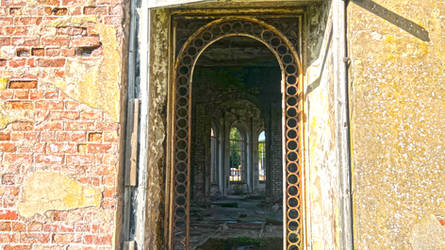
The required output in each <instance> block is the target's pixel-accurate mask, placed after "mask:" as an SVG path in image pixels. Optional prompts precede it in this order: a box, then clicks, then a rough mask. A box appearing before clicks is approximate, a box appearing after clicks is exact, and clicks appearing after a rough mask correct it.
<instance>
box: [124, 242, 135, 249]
mask: <svg viewBox="0 0 445 250" xmlns="http://www.w3.org/2000/svg"><path fill="white" fill-rule="evenodd" d="M135 249H136V241H134V240H132V241H124V247H123V250H135Z"/></svg>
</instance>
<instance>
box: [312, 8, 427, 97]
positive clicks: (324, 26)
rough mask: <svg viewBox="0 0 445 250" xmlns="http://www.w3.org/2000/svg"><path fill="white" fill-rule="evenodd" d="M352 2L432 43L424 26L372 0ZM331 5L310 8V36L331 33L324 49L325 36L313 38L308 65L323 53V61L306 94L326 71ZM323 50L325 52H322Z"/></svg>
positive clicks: (318, 83) (313, 88) (330, 26)
mask: <svg viewBox="0 0 445 250" xmlns="http://www.w3.org/2000/svg"><path fill="white" fill-rule="evenodd" d="M351 1H352V2H353V3H355V4H357V5H358V6H360V7H361V8H363V9H365V10H367V11H369V12H371V13H373V14H374V15H376V16H379V17H381V18H382V19H384V20H386V21H388V22H389V23H391V24H393V25H395V26H397V27H399V28H401V29H403V30H405V31H406V32H408V33H410V34H411V35H413V36H415V37H417V38H419V39H420V40H422V41H425V42H429V41H430V38H429V33H428V31H427V30H425V28H423V27H422V26H420V25H418V24H416V23H415V22H413V21H411V20H409V19H406V18H404V17H402V16H400V15H398V14H396V13H394V12H392V11H390V10H388V9H387V8H385V7H383V6H381V5H379V4H377V3H375V2H373V1H372V0H351ZM329 3H330V1H326V2H325V3H324V4H322V5H319V6H317V5H314V6H312V8H310V14H309V15H310V16H311V17H310V19H311V20H310V21H309V22H310V24H309V26H310V27H309V29H310V35H311V34H312V35H317V34H318V35H319V34H324V33H325V32H329V33H328V39H327V41H326V42H327V45H326V46H324V47H322V41H323V35H321V36H318V38H317V37H316V36H315V37H312V41H315V42H314V43H313V44H314V47H313V48H312V50H310V51H309V53H310V54H309V58H308V59H309V61H308V62H309V64H308V65H311V64H312V63H313V62H314V61H315V60H317V59H318V58H319V56H320V54H321V53H323V60H322V64H321V67H320V69H321V70H320V72H319V76H318V78H317V79H315V80H314V81H313V82H312V83H311V84H310V85H309V86H308V87H307V90H306V94H309V93H311V92H312V91H313V90H315V89H316V88H317V87H318V86H319V85H320V80H321V76H322V75H323V71H324V69H325V63H326V58H327V55H328V50H329V48H330V44H331V41H332V25H330V24H329V22H328V19H327V17H328V15H327V14H328V13H329V8H330V4H329ZM314 20H316V22H314ZM312 25H315V26H312ZM310 39H311V37H310ZM323 48H324V51H321V50H322V49H323Z"/></svg>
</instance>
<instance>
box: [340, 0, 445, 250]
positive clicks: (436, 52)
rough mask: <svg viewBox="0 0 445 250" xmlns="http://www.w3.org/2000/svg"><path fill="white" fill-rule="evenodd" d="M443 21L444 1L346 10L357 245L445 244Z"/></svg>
mask: <svg viewBox="0 0 445 250" xmlns="http://www.w3.org/2000/svg"><path fill="white" fill-rule="evenodd" d="M360 6H364V7H366V6H374V7H373V8H371V9H370V10H367V9H365V8H362V7H360ZM411 22H412V23H411ZM444 24H445V2H444V1H436V0H424V1H420V0H419V1H398V0H375V1H369V0H368V1H365V0H360V1H359V0H357V1H352V3H350V4H349V6H348V30H349V32H348V40H349V48H350V57H351V58H352V68H351V71H350V72H351V80H350V84H351V94H350V97H351V107H352V110H351V126H352V127H351V129H352V130H351V136H352V153H353V155H352V163H353V205H354V236H355V237H354V238H355V247H356V248H357V249H367V248H369V249H384V248H396V249H444V248H445V243H444V242H445V241H444V229H443V228H444V227H443V226H441V225H440V221H442V223H443V220H444V219H445V185H444V183H443V180H444V178H445V170H444V162H445V154H444V146H443V143H444V141H445V106H444V103H445V102H444V97H445V89H444V84H443V83H444V80H445V78H444V77H445V68H444V65H445V53H444V48H445V32H444V31H445V26H444ZM400 27H403V28H404V29H405V30H403V29H401V28H400Z"/></svg>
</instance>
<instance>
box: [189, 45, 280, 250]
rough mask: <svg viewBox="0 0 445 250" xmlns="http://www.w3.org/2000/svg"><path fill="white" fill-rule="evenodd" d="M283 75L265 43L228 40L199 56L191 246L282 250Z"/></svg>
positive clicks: (195, 84) (194, 108) (195, 87)
mask: <svg viewBox="0 0 445 250" xmlns="http://www.w3.org/2000/svg"><path fill="white" fill-rule="evenodd" d="M280 86H281V70H280V67H279V64H278V62H277V60H276V58H275V56H274V55H273V54H272V53H271V52H270V50H269V49H268V48H267V47H266V46H265V45H263V44H262V43H260V42H258V41H256V40H254V39H252V38H249V37H241V36H232V37H226V38H223V39H221V40H219V41H217V42H215V43H213V44H212V45H211V46H209V47H208V48H207V49H206V50H205V51H204V52H203V53H202V54H201V55H200V57H199V59H198V61H197V63H196V66H195V69H194V75H193V88H192V91H193V92H192V97H193V98H192V127H191V197H192V198H191V210H190V215H191V224H190V246H191V248H192V249H213V250H215V249H270V250H273V249H281V248H282V234H283V232H282V216H283V215H282V185H283V184H282V183H283V182H282V141H281V140H282V139H281V138H282V111H281V107H282V93H281V87H280Z"/></svg>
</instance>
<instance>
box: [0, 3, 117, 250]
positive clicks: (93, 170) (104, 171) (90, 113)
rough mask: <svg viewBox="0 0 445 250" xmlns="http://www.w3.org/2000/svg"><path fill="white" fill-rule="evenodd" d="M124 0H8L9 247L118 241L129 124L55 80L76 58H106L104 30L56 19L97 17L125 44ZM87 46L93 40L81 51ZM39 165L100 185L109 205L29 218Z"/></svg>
mask: <svg viewBox="0 0 445 250" xmlns="http://www.w3.org/2000/svg"><path fill="white" fill-rule="evenodd" d="M99 2H100V3H99ZM122 2H123V1H115V0H101V1H98V3H97V4H98V5H97V6H95V5H94V4H95V1H93V2H91V1H89V2H87V1H83V0H37V1H36V3H37V4H36V5H33V6H31V5H29V3H30V1H28V0H5V1H0V48H1V51H0V67H1V72H2V74H1V75H0V83H2V81H4V82H5V85H4V86H3V85H2V84H0V105H2V107H3V108H4V109H5V112H6V113H7V114H11V115H12V116H14V117H13V118H14V119H11V120H10V121H9V122H8V124H6V126H5V127H4V128H1V127H0V161H1V165H2V167H1V169H0V250H2V249H3V250H7V249H20V250H23V249H111V248H112V247H113V246H112V244H113V235H114V230H115V229H116V225H115V218H114V214H115V212H116V209H117V206H118V197H119V195H118V194H117V191H116V190H118V188H117V186H116V185H117V172H118V170H117V168H118V164H119V141H120V134H121V133H120V125H119V123H118V122H116V121H113V120H112V119H111V118H110V117H109V116H108V115H107V114H105V113H104V111H102V110H98V109H94V108H91V107H89V106H87V105H85V104H83V103H81V102H79V101H78V100H76V99H74V98H70V97H69V96H68V95H67V94H65V93H64V92H63V90H62V89H59V88H57V87H56V86H55V85H53V82H52V81H51V80H50V79H51V78H53V77H63V76H64V75H65V73H66V72H65V70H66V65H67V62H69V61H70V60H85V61H88V62H89V63H91V65H92V66H93V64H94V63H97V65H99V63H100V59H101V58H102V57H103V55H104V54H103V53H104V52H103V50H102V48H101V46H102V43H101V41H100V39H101V38H100V36H99V33H98V31H97V30H96V28H95V27H90V26H88V27H77V26H69V25H67V26H61V27H54V26H50V25H48V23H49V22H53V21H58V20H63V19H64V18H65V19H66V18H67V17H70V16H72V17H86V16H88V17H96V18H97V20H98V22H99V23H101V24H104V25H112V26H113V27H114V28H115V29H116V31H117V35H118V37H117V39H118V43H119V41H121V40H122V39H123V37H122V31H123V30H122V26H121V23H122V22H121V21H122V18H123V17H124V11H123V7H122ZM79 26H81V25H79ZM82 48H88V49H86V50H85V51H86V52H85V51H84V52H85V53H82V50H79V49H82ZM96 49H97V51H96ZM88 50H91V51H92V52H91V53H87V52H89V51H88ZM91 59H94V60H91ZM119 84H120V83H119ZM39 171H55V172H59V173H61V174H63V175H66V176H68V177H70V178H72V179H73V180H74V181H77V182H79V183H81V184H83V185H88V186H92V187H95V188H98V189H100V190H101V192H102V197H101V203H100V207H86V208H78V209H72V210H66V211H46V212H45V213H44V214H35V215H34V216H32V217H30V218H25V217H22V216H21V215H20V213H19V211H18V208H17V205H18V204H19V202H20V200H21V196H22V195H23V193H22V192H23V190H22V185H23V183H24V182H25V181H26V180H27V178H28V176H30V175H31V174H32V173H34V172H39ZM49 181H50V180H49Z"/></svg>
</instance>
